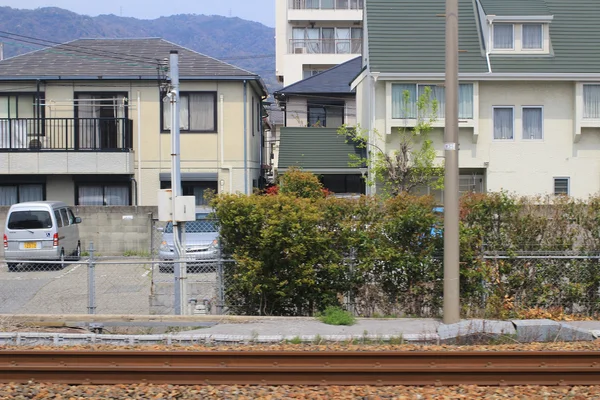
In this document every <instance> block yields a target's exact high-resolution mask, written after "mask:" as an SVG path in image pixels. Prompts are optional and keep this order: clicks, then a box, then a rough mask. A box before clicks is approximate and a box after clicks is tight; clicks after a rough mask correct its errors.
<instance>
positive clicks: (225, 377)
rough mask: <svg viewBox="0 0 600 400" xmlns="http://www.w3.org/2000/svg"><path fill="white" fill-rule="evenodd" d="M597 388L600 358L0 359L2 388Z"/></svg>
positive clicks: (25, 354)
mask: <svg viewBox="0 0 600 400" xmlns="http://www.w3.org/2000/svg"><path fill="white" fill-rule="evenodd" d="M31 381H33V382H48V383H64V384H128V383H140V382H147V383H153V384H165V383H168V384H181V385H189V384H210V385H234V384H244V385H443V386H448V385H467V384H469V385H486V386H487V385H490V386H495V385H546V386H552V385H567V386H570V385H598V384H600V351H571V352H564V351H535V352H529V351H515V352H505V351H498V352H494V351H477V352H473V351H470V352H466V351H465V352H462V351H358V352H356V351H348V352H343V351H302V352H300V351H145V350H142V349H140V350H137V351H136V350H127V351H118V350H117V351H100V350H97V351H95V350H82V351H75V350H4V351H0V383H10V382H13V383H25V382H31Z"/></svg>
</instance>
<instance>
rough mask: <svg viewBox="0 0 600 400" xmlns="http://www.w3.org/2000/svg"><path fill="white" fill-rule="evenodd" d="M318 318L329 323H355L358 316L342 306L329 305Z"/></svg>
mask: <svg viewBox="0 0 600 400" xmlns="http://www.w3.org/2000/svg"><path fill="white" fill-rule="evenodd" d="M317 318H319V320H320V321H321V322H323V323H325V324H328V325H354V323H355V322H356V318H354V315H352V314H350V313H349V312H348V311H346V310H342V309H341V308H340V307H327V308H326V309H325V311H323V312H322V313H320V314H319V315H318V316H317Z"/></svg>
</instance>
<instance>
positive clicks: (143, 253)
mask: <svg viewBox="0 0 600 400" xmlns="http://www.w3.org/2000/svg"><path fill="white" fill-rule="evenodd" d="M123 256H124V257H143V258H148V257H150V252H148V251H144V250H125V252H123Z"/></svg>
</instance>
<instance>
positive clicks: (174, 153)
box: [168, 50, 185, 315]
mask: <svg viewBox="0 0 600 400" xmlns="http://www.w3.org/2000/svg"><path fill="white" fill-rule="evenodd" d="M169 63H170V66H169V75H170V78H171V88H170V91H169V94H168V97H169V99H170V101H171V194H172V199H173V200H172V201H173V202H172V210H173V214H172V215H173V217H172V223H173V244H174V247H175V249H174V250H175V256H176V260H175V265H174V266H173V269H174V279H175V282H174V297H175V298H174V303H175V307H174V308H175V314H176V315H181V314H183V311H184V308H185V300H183V299H184V298H185V297H184V296H185V294H184V291H185V287H184V286H185V285H184V284H183V279H184V273H185V271H183V270H184V268H182V263H181V259H182V258H183V256H184V255H185V249H184V247H183V246H182V245H181V230H180V227H181V228H183V229H185V226H183V224H181V226H180V224H179V223H178V221H177V220H176V219H175V209H176V205H175V204H176V203H175V199H176V198H177V197H178V196H180V195H181V167H180V144H179V136H180V135H179V134H180V131H179V54H178V53H177V50H171V53H170V55H169Z"/></svg>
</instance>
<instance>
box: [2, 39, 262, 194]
mask: <svg viewBox="0 0 600 400" xmlns="http://www.w3.org/2000/svg"><path fill="white" fill-rule="evenodd" d="M172 50H177V51H178V53H179V74H180V82H181V83H180V107H181V110H180V122H181V124H180V125H181V172H182V189H183V194H184V195H195V196H196V202H197V203H198V204H202V203H203V201H204V199H203V193H204V190H206V189H212V190H215V191H216V192H245V193H251V191H252V188H253V187H255V186H258V182H259V177H260V172H261V153H262V151H261V136H262V115H261V110H262V108H261V101H262V99H263V98H264V97H266V94H267V93H266V89H265V86H264V84H263V83H262V81H261V79H260V77H259V76H257V75H256V74H254V73H251V72H249V71H246V70H243V69H240V68H237V67H234V66H232V65H230V64H226V63H224V62H221V61H219V60H216V59H214V58H211V57H208V56H205V55H202V54H199V53H196V52H193V51H191V50H188V49H186V48H183V47H180V46H178V45H176V44H173V43H170V42H168V41H165V40H162V39H81V40H75V41H73V42H69V43H66V44H61V45H58V46H54V47H52V48H47V49H43V50H39V51H35V52H31V53H27V54H24V55H21V56H17V57H13V58H10V59H6V60H3V61H0V205H9V204H12V203H15V202H20V201H26V200H43V199H46V200H61V201H64V202H66V203H68V204H72V205H136V204H137V205H156V204H157V191H158V190H159V189H161V188H163V189H164V188H169V187H170V185H171V182H170V179H171V178H170V176H171V135H170V125H171V121H170V104H169V102H168V101H167V102H165V100H164V99H165V94H166V92H165V90H166V87H167V83H168V71H167V70H168V59H169V53H170V51H172ZM164 60H167V62H166V63H165V61H164Z"/></svg>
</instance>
